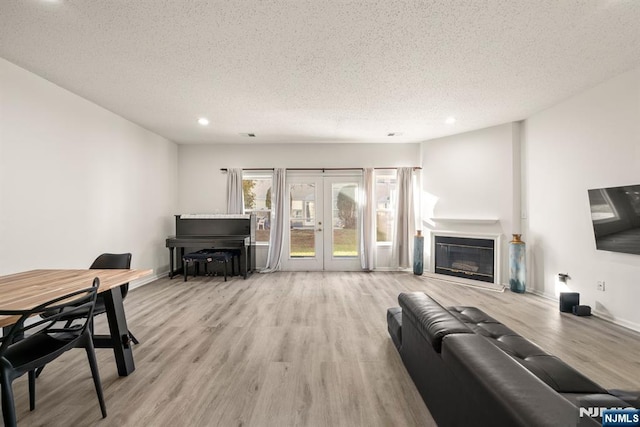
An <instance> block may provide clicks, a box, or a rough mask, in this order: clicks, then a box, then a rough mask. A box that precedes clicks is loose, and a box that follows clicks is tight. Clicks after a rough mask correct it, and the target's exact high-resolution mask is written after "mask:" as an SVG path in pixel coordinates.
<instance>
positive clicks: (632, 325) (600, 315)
mask: <svg viewBox="0 0 640 427" xmlns="http://www.w3.org/2000/svg"><path fill="white" fill-rule="evenodd" d="M528 292H530V293H532V294H534V295H537V296H539V297H542V298H545V299H548V300H551V301H555V302H558V301H559V300H558V298H557V297H556V296H555V295H549V294H546V293H544V292H540V291H538V290H537V289H532V290H531V291H528ZM591 314H592V315H593V316H595V317H597V318H598V319H602V320H604V321H606V322H609V323H613V324H614V325H618V326H622V327H623V328H627V329H631V330H632V331H635V332H640V324H638V323H635V322H630V321H628V320H625V319H620V318H616V317H613V316H610V315H608V314H606V313H603V312H601V311H598V310H594V309H592V310H591Z"/></svg>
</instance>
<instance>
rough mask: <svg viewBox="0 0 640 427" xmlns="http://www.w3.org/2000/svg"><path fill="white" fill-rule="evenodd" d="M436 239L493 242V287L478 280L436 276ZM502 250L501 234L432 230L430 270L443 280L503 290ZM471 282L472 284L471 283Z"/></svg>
mask: <svg viewBox="0 0 640 427" xmlns="http://www.w3.org/2000/svg"><path fill="white" fill-rule="evenodd" d="M436 237H462V238H467V239H487V240H493V248H494V250H493V272H494V275H493V285H492V284H491V283H487V282H481V281H478V280H469V279H463V278H457V277H452V276H444V275H442V274H436V273H435V272H434V270H435V265H436V247H435V241H436ZM501 250H502V235H501V234H487V233H470V232H466V231H465V232H457V231H440V230H432V231H431V254H430V258H429V259H430V262H429V266H430V270H431V273H432V274H433V275H434V276H436V277H438V278H440V279H443V280H447V281H452V282H460V283H463V284H473V285H477V286H489V287H491V288H492V289H496V288H500V289H502V288H503V286H502V280H501V279H502V278H501V273H502V270H501V263H500V260H501V259H502V256H501ZM470 282H471V283H470Z"/></svg>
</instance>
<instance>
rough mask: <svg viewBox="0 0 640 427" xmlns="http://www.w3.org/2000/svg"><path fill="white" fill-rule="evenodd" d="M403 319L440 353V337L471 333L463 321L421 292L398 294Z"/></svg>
mask: <svg viewBox="0 0 640 427" xmlns="http://www.w3.org/2000/svg"><path fill="white" fill-rule="evenodd" d="M398 302H399V303H400V307H401V308H402V316H403V319H405V318H406V319H408V320H409V321H411V322H412V323H413V325H415V328H416V330H418V331H419V333H420V334H421V335H422V336H423V337H424V339H425V340H427V342H428V343H429V344H430V345H431V346H432V347H433V349H434V350H435V351H436V352H437V353H440V350H441V348H442V338H443V337H445V336H447V335H449V334H456V333H465V334H472V333H473V331H472V330H471V329H469V328H468V327H467V326H466V325H465V324H464V323H462V322H461V321H460V320H458V319H456V318H455V317H454V316H453V315H452V314H451V313H450V312H449V311H447V310H446V309H445V308H444V307H443V306H441V305H440V304H438V303H437V302H436V301H435V300H433V299H432V298H431V297H429V296H428V295H426V294H425V293H423V292H407V293H405V292H403V293H401V294H400V295H399V296H398Z"/></svg>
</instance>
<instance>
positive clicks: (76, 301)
mask: <svg viewBox="0 0 640 427" xmlns="http://www.w3.org/2000/svg"><path fill="white" fill-rule="evenodd" d="M99 286H100V279H99V278H97V277H96V278H95V279H93V284H92V286H91V287H89V288H84V289H80V290H77V291H74V292H70V293H68V294H66V295H63V296H60V297H58V298H55V299H52V300H50V301H48V302H45V303H43V304H40V305H39V306H37V307H34V308H31V309H27V310H0V316H20V317H19V319H18V320H17V321H16V323H14V324H13V325H12V326H11V328H10V329H9V333H8V334H7V335H4V336H2V337H0V359H2V357H4V354H5V352H6V350H7V349H8V348H9V346H10V345H11V344H13V343H14V341H19V340H20V339H19V338H20V337H23V336H26V335H29V334H27V332H29V333H30V335H36V334H64V336H66V337H70V338H74V337H79V336H80V335H82V334H83V333H84V332H85V331H86V330H87V328H88V327H89V324H90V319H91V317H92V316H93V309H94V307H95V304H96V298H97V294H98V287H99ZM44 312H47V313H48V316H47V317H42V318H39V320H37V321H34V322H29V323H28V324H26V325H25V323H26V320H27V319H29V318H31V317H34V316H36V315H38V314H41V313H44ZM75 313H77V315H78V316H77V319H78V320H80V323H73V322H69V320H70V319H72V318H73V317H74V314H75ZM87 313H88V314H89V315H88V316H87ZM60 325H65V326H63V327H61V326H60ZM67 325H68V326H67Z"/></svg>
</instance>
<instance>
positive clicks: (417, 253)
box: [413, 230, 424, 275]
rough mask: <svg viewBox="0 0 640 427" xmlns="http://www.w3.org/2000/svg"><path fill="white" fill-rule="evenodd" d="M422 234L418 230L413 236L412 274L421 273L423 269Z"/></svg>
mask: <svg viewBox="0 0 640 427" xmlns="http://www.w3.org/2000/svg"><path fill="white" fill-rule="evenodd" d="M423 261H424V236H423V235H422V230H418V231H417V234H416V235H415V236H414V238H413V274H417V275H421V274H422V271H423V269H424V265H423Z"/></svg>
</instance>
